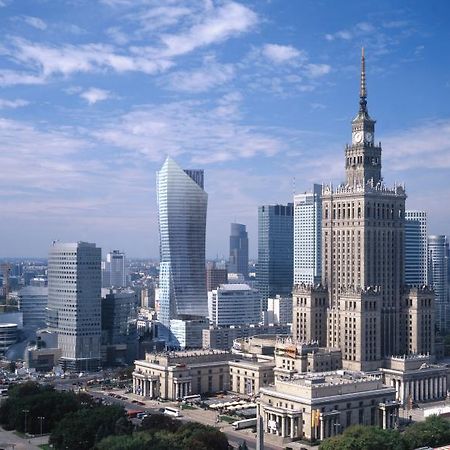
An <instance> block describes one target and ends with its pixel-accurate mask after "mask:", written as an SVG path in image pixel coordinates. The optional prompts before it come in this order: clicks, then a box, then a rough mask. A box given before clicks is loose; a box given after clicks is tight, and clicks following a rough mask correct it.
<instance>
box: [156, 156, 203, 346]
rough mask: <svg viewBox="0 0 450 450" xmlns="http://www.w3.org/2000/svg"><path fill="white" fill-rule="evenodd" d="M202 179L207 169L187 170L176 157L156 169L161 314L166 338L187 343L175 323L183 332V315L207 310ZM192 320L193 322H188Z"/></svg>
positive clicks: (172, 342) (192, 315) (190, 316)
mask: <svg viewBox="0 0 450 450" xmlns="http://www.w3.org/2000/svg"><path fill="white" fill-rule="evenodd" d="M203 185H204V174H203V171H202V170H183V169H181V167H180V166H178V164H177V163H176V162H175V161H174V160H173V159H171V158H167V159H166V161H165V162H164V165H163V166H162V168H161V170H160V171H159V172H158V173H157V195H158V210H159V234H160V252H161V257H160V275H159V315H158V319H159V320H160V322H161V323H162V324H163V325H164V326H165V327H166V329H167V330H168V331H169V330H170V331H169V333H168V336H167V339H168V341H169V345H171V346H175V347H176V346H182V344H181V342H179V341H177V338H176V337H175V333H173V331H172V330H171V324H173V325H174V326H176V329H177V333H179V332H180V330H181V328H180V323H179V322H180V320H187V321H192V320H194V321H195V320H198V321H201V320H202V319H203V320H204V318H205V317H206V316H207V315H208V299H207V292H206V267H205V233H206V209H207V201H208V194H207V193H206V192H205V191H204V189H203ZM195 317H196V318H197V319H195ZM191 325H193V322H191V323H190V325H188V327H190V326H191ZM181 334H183V332H181ZM200 334H201V333H200Z"/></svg>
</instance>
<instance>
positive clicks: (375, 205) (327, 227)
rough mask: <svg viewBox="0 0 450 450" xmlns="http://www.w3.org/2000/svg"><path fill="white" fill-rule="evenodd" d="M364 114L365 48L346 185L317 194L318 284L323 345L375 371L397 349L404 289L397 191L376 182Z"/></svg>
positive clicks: (370, 125) (374, 150) (377, 169)
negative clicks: (323, 299)
mask: <svg viewBox="0 0 450 450" xmlns="http://www.w3.org/2000/svg"><path fill="white" fill-rule="evenodd" d="M374 132H375V120H373V119H372V118H371V117H370V116H369V112H368V108H367V88H366V67H365V56H364V50H363V51H362V58H361V84H360V93H359V109H358V113H357V115H356V117H355V118H354V119H353V121H352V143H351V145H347V146H346V148H345V168H346V175H347V177H346V180H345V182H344V183H342V184H340V185H339V186H337V187H335V186H331V185H329V186H324V188H323V192H322V212H323V216H322V261H323V270H322V284H323V285H324V286H326V287H327V289H328V309H327V321H328V322H327V342H326V345H328V346H330V347H339V348H340V349H341V351H342V356H343V366H344V368H348V369H355V370H374V369H377V368H378V367H380V366H381V365H382V361H383V360H384V359H385V358H387V357H389V356H391V355H395V354H399V353H400V352H402V351H404V349H403V348H401V345H400V343H399V336H400V318H401V296H402V289H403V283H404V267H403V266H404V221H405V219H404V214H405V199H406V195H405V191H404V188H403V186H400V185H395V186H394V187H393V188H389V187H387V186H386V185H385V184H384V183H383V178H382V176H381V145H375V144H374Z"/></svg>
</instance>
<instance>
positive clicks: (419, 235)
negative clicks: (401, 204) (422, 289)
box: [405, 211, 428, 286]
mask: <svg viewBox="0 0 450 450" xmlns="http://www.w3.org/2000/svg"><path fill="white" fill-rule="evenodd" d="M405 283H406V284H408V285H411V286H423V285H427V284H428V230H427V213H426V212H425V211H405Z"/></svg>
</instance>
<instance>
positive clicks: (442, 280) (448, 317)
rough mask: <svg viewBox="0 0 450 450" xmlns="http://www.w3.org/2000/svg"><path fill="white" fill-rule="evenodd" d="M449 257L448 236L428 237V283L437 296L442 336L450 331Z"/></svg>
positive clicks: (439, 328) (437, 322) (437, 321)
mask: <svg viewBox="0 0 450 450" xmlns="http://www.w3.org/2000/svg"><path fill="white" fill-rule="evenodd" d="M448 255H449V244H448V239H447V236H443V235H438V236H435V235H433V236H429V237H428V258H429V273H428V277H429V278H428V281H429V284H430V286H432V288H433V289H434V293H435V296H436V298H435V312H436V327H437V329H438V330H439V332H440V333H441V334H442V335H443V334H445V333H446V332H447V331H448V330H449V329H450V306H449V292H448V288H449V286H448V282H449V280H448Z"/></svg>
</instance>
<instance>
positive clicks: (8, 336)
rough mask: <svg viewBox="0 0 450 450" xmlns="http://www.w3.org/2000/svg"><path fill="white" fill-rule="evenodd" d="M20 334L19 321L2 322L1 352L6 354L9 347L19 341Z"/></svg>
mask: <svg viewBox="0 0 450 450" xmlns="http://www.w3.org/2000/svg"><path fill="white" fill-rule="evenodd" d="M18 336H19V327H18V326H17V323H0V354H2V355H4V354H5V353H6V351H7V350H8V348H9V347H10V346H11V345H13V344H15V343H16V342H17V338H18Z"/></svg>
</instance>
